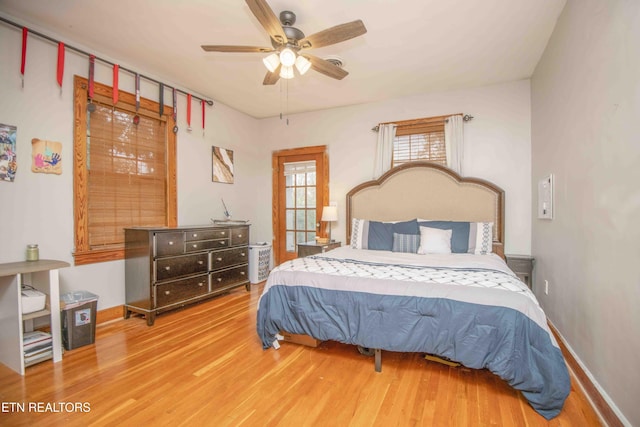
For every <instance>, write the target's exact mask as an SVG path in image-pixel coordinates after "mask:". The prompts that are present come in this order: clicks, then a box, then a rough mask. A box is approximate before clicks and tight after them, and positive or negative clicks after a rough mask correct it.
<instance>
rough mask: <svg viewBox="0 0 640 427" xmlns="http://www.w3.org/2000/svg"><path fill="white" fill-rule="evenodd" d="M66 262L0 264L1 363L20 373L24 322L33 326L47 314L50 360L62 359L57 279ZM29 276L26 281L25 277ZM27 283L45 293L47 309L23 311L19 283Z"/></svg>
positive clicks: (21, 372)
mask: <svg viewBox="0 0 640 427" xmlns="http://www.w3.org/2000/svg"><path fill="white" fill-rule="evenodd" d="M68 266H69V263H67V262H64V261H56V260H39V261H21V262H12V263H6V264H0V313H2V315H1V316H0V362H1V363H3V364H5V365H6V366H7V367H9V368H11V369H13V370H14V371H16V372H17V373H19V374H20V375H24V373H25V363H24V347H23V342H22V336H23V334H24V332H25V323H26V324H27V326H28V327H32V322H33V319H35V318H38V317H43V316H48V317H49V321H50V325H51V338H52V348H53V362H54V363H56V362H59V361H61V360H62V332H61V329H60V279H59V275H58V269H60V268H64V267H68ZM27 278H28V280H26V279H27ZM23 283H28V284H30V285H31V286H33V287H34V288H36V289H38V290H39V291H41V292H44V293H46V294H48V301H49V305H48V307H47V308H45V309H44V310H41V311H37V312H34V313H28V314H26V315H23V314H22V298H21V290H22V284H23Z"/></svg>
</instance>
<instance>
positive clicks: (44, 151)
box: [31, 138, 62, 175]
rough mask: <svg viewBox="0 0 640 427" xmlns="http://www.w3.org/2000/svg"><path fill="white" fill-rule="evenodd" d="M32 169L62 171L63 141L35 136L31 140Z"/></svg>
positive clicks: (58, 172) (42, 171)
mask: <svg viewBox="0 0 640 427" xmlns="http://www.w3.org/2000/svg"><path fill="white" fill-rule="evenodd" d="M31 158H32V162H31V171H32V172H36V173H53V174H56V175H60V174H61V173H62V143H61V142H54V141H46V140H44V139H38V138H34V139H32V140H31Z"/></svg>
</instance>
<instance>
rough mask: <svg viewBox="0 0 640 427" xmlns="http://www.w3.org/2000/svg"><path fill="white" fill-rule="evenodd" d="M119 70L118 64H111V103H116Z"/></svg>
mask: <svg viewBox="0 0 640 427" xmlns="http://www.w3.org/2000/svg"><path fill="white" fill-rule="evenodd" d="M119 72H120V66H119V65H118V64H114V66H113V105H116V104H117V103H118V98H119V95H120V93H119V91H118V74H119Z"/></svg>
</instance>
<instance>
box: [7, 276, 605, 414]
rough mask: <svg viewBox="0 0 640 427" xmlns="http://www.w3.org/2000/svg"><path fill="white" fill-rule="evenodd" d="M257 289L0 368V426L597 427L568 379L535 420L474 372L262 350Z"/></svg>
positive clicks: (324, 351) (402, 358) (352, 351)
mask: <svg viewBox="0 0 640 427" xmlns="http://www.w3.org/2000/svg"><path fill="white" fill-rule="evenodd" d="M261 289H262V287H261V286H255V285H254V286H253V288H252V291H251V292H246V291H245V290H244V288H241V289H237V290H235V291H233V292H232V293H230V294H228V295H225V296H222V297H219V298H216V299H213V300H210V301H207V302H205V303H201V304H199V305H197V306H194V307H190V308H187V309H184V310H179V311H175V312H171V313H167V314H163V315H160V316H158V317H157V318H156V322H155V326H153V327H147V325H146V322H145V321H144V320H143V319H142V318H139V317H132V318H131V319H128V320H117V321H113V322H110V323H107V324H103V325H98V327H97V338H96V343H95V344H94V345H89V346H84V347H80V348H77V349H75V350H72V351H68V352H66V353H65V354H64V358H63V361H62V362H60V363H57V364H53V363H52V362H51V361H47V362H43V363H41V364H38V365H35V366H32V367H29V368H27V374H26V375H25V376H24V377H22V376H20V375H18V374H16V373H14V372H13V371H11V370H9V369H8V368H7V367H5V366H4V365H0V403H1V404H2V407H1V408H0V409H1V411H0V425H4V426H13V425H16V426H17V425H33V424H36V425H38V426H57V425H64V426H75V425H82V426H86V425H96V426H102V425H133V426H139V425H149V424H151V423H153V424H155V425H172V426H173V425H212V426H276V425H278V426H301V425H309V426H392V425H399V426H409V425H411V426H415V425H422V426H596V425H600V423H599V421H598V418H597V416H596V414H595V412H594V411H593V409H592V408H591V406H590V405H589V403H588V402H587V400H586V398H585V397H584V395H583V394H582V392H581V391H580V390H579V389H578V388H577V386H576V385H575V382H574V381H572V391H571V395H570V396H569V398H568V399H567V401H566V403H565V407H564V409H563V411H562V413H561V414H560V415H559V416H558V417H556V418H555V419H553V420H551V421H549V422H547V421H546V420H545V419H544V418H542V417H541V416H539V415H538V414H537V413H536V412H535V411H534V410H533V409H532V408H531V407H530V406H529V405H528V403H527V402H526V400H525V399H524V398H523V397H522V396H521V395H520V393H519V392H516V391H515V390H513V389H511V388H510V387H509V386H508V385H507V384H506V383H504V382H503V381H502V380H500V379H499V378H498V377H496V376H495V375H493V374H491V373H490V372H488V371H485V370H482V371H480V370H472V369H467V368H464V367H458V368H451V367H449V366H445V365H442V364H439V363H435V362H429V361H426V360H424V359H423V358H422V357H421V355H420V354H413V353H392V352H384V351H383V352H382V372H381V373H376V372H375V371H374V362H373V358H370V357H366V356H362V355H360V354H359V353H358V351H357V350H356V348H355V347H354V346H349V345H344V344H340V343H335V342H325V343H322V344H321V345H320V346H319V347H317V348H310V347H304V346H300V345H296V344H291V343H282V346H281V348H280V350H278V351H275V350H273V349H269V350H267V351H263V350H262V347H261V345H260V342H259V340H258V336H257V334H256V331H255V319H256V308H257V301H258V296H259V292H261ZM18 404H22V405H23V406H24V410H22V408H20V406H18ZM38 405H40V406H38ZM47 405H48V406H47ZM71 409H76V410H75V411H70V410H71ZM78 409H79V410H78Z"/></svg>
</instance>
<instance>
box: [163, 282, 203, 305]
mask: <svg viewBox="0 0 640 427" xmlns="http://www.w3.org/2000/svg"><path fill="white" fill-rule="evenodd" d="M208 292H209V281H208V280H207V275H206V274H203V275H202V276H197V277H190V278H188V279H184V280H177V281H175V282H169V283H163V284H160V285H156V308H161V307H164V306H167V305H171V304H177V303H180V302H182V301H184V300H188V299H190V298H195V297H199V296H201V295H206V294H207V293H208Z"/></svg>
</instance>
